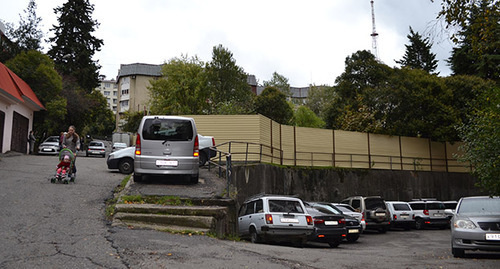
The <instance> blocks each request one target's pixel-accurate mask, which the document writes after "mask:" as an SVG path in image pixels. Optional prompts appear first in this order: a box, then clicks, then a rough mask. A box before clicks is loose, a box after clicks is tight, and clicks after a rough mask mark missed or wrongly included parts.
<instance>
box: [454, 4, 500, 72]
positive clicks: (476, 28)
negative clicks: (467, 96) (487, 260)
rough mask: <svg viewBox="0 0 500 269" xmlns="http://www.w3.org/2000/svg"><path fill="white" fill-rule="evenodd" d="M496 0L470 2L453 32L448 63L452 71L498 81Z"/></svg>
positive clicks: (499, 29) (499, 27)
mask: <svg viewBox="0 0 500 269" xmlns="http://www.w3.org/2000/svg"><path fill="white" fill-rule="evenodd" d="M499 6H500V2H497V3H496V4H492V3H490V1H485V0H483V1H480V4H479V5H478V6H475V5H473V6H471V7H470V10H469V12H468V13H467V14H468V15H467V17H465V21H464V22H463V23H461V24H460V26H461V29H460V31H458V33H457V34H456V39H455V41H456V43H457V44H458V47H455V48H453V51H452V55H451V57H450V59H449V63H450V66H451V69H452V70H453V73H454V74H455V75H475V76H479V77H482V78H486V79H493V80H496V81H497V82H499V81H500V68H499V66H500V50H499V49H498V48H499V47H500V24H499V23H498V20H499V19H498V18H500V8H499Z"/></svg>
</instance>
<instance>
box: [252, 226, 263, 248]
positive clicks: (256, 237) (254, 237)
mask: <svg viewBox="0 0 500 269" xmlns="http://www.w3.org/2000/svg"><path fill="white" fill-rule="evenodd" d="M261 241H262V240H261V239H260V236H259V235H258V234H257V231H256V230H255V228H254V227H250V242H252V243H254V244H257V243H260V242H261Z"/></svg>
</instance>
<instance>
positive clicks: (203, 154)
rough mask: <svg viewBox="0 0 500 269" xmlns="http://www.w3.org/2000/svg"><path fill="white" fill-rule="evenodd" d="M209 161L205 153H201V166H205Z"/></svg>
mask: <svg viewBox="0 0 500 269" xmlns="http://www.w3.org/2000/svg"><path fill="white" fill-rule="evenodd" d="M207 161H208V156H207V154H206V153H205V152H203V151H200V156H199V161H198V163H199V166H204V165H205V164H206V163H207Z"/></svg>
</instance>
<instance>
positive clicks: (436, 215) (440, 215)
mask: <svg viewBox="0 0 500 269" xmlns="http://www.w3.org/2000/svg"><path fill="white" fill-rule="evenodd" d="M442 216H443V214H441V213H434V217H442Z"/></svg>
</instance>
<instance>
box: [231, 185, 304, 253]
mask: <svg viewBox="0 0 500 269" xmlns="http://www.w3.org/2000/svg"><path fill="white" fill-rule="evenodd" d="M238 227H239V235H240V236H241V237H242V238H250V240H251V242H252V243H259V242H266V241H277V242H281V241H283V242H294V243H297V244H299V245H303V244H305V243H306V242H307V237H308V236H309V235H311V234H312V232H313V228H314V223H313V219H312V217H311V216H310V215H309V214H308V213H307V211H306V209H305V207H304V204H303V202H302V200H300V199H299V198H296V197H289V196H281V195H258V196H254V197H251V198H249V199H247V200H246V201H245V202H244V203H243V205H242V206H241V207H240V210H239V214H238Z"/></svg>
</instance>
